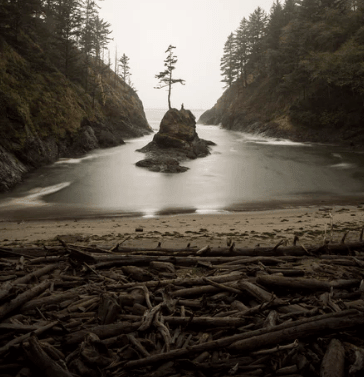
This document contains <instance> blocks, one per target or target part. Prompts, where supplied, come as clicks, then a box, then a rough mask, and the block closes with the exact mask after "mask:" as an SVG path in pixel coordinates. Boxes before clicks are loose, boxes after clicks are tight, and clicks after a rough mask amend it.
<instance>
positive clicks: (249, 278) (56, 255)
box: [0, 240, 364, 377]
mask: <svg viewBox="0 0 364 377" xmlns="http://www.w3.org/2000/svg"><path fill="white" fill-rule="evenodd" d="M363 249H364V243H363V242H362V241H361V240H360V241H359V242H358V243H355V244H353V243H351V244H345V243H341V244H325V245H324V246H320V247H309V248H307V247H303V246H297V245H294V246H283V245H281V244H278V245H277V246H276V247H274V248H255V249H238V248H236V247H235V245H234V244H233V245H231V246H230V247H228V248H226V249H223V248H218V249H211V248H210V247H205V248H203V249H200V250H197V249H195V248H193V247H187V248H186V249H182V250H170V249H168V250H165V249H163V248H162V247H161V246H160V245H158V247H157V248H156V249H154V250H150V249H149V250H143V249H131V248H126V247H121V246H120V245H117V246H115V247H113V248H111V249H109V248H106V247H98V248H88V247H85V246H76V245H71V244H65V243H64V242H62V245H61V246H59V247H53V248H49V249H45V248H43V249H42V248H21V249H20V248H18V249H5V248H0V266H1V271H0V281H1V286H0V300H1V301H0V305H1V306H0V375H1V376H19V377H20V376H22V377H26V376H42V375H45V376H51V377H58V376H85V377H86V376H87V377H93V376H140V375H141V376H144V375H145V374H148V375H149V376H206V377H207V376H327V377H333V376H363V375H364V337H363V335H364V315H363V314H364V313H363V312H364V301H363V297H362V295H363V294H364V287H363V284H362V279H363V276H364V268H363V267H364V256H362V254H361V251H362V250H363Z"/></svg>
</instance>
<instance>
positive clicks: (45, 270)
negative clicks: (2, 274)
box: [0, 264, 59, 300]
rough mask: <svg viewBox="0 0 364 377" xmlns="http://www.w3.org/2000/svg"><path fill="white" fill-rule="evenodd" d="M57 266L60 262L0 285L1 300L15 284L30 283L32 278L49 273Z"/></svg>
mask: <svg viewBox="0 0 364 377" xmlns="http://www.w3.org/2000/svg"><path fill="white" fill-rule="evenodd" d="M57 267H59V264H53V265H50V266H45V267H42V268H40V269H39V270H36V271H33V272H31V273H29V274H27V275H25V276H22V277H20V278H18V279H15V280H13V281H11V282H6V283H5V284H3V285H2V286H1V287H0V300H1V299H3V298H5V297H6V296H8V295H9V293H10V291H11V290H12V289H13V287H14V286H15V285H18V284H25V283H28V282H29V281H30V280H32V279H37V278H39V277H41V276H43V275H46V274H48V273H49V272H51V271H53V270H55V269H56V268H57Z"/></svg>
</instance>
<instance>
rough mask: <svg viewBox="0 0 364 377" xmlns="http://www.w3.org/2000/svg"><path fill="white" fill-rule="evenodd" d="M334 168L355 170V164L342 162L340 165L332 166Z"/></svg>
mask: <svg viewBox="0 0 364 377" xmlns="http://www.w3.org/2000/svg"><path fill="white" fill-rule="evenodd" d="M331 167H332V168H336V169H352V168H355V167H356V165H355V164H349V163H348V162H341V163H340V164H335V165H331Z"/></svg>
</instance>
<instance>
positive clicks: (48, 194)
mask: <svg viewBox="0 0 364 377" xmlns="http://www.w3.org/2000/svg"><path fill="white" fill-rule="evenodd" d="M164 113H165V110H163V109H162V110H161V109H151V110H146V114H147V118H148V121H149V124H150V125H151V127H152V128H153V129H154V130H155V131H157V130H158V127H159V123H160V120H161V118H162V117H163V115H164ZM193 113H194V114H195V116H196V118H197V119H198V117H199V116H200V115H201V114H202V110H193ZM197 132H198V134H199V136H200V137H201V138H204V139H207V140H212V141H214V142H215V143H216V144H217V145H216V146H214V147H212V148H211V155H209V156H207V157H205V158H200V159H196V160H188V161H186V162H185V163H183V165H184V166H187V167H188V168H189V170H188V171H187V172H185V173H181V174H166V173H155V172H149V171H148V170H146V169H143V168H138V167H136V166H135V163H136V162H137V161H139V160H141V159H142V158H144V154H142V153H140V152H136V150H137V149H139V148H141V147H143V146H144V145H146V144H147V143H148V142H149V141H151V140H152V138H153V135H152V134H151V135H147V136H144V137H141V138H135V139H130V140H127V141H126V144H125V145H121V146H118V147H115V148H110V149H103V150H95V151H93V152H91V153H88V154H87V155H85V156H83V157H82V158H71V159H61V160H59V161H57V162H56V163H54V164H52V165H50V166H47V167H44V168H41V169H38V170H37V171H35V172H33V173H31V174H29V175H28V176H27V177H26V179H25V180H24V182H23V183H22V184H20V185H18V186H17V187H16V188H15V189H14V190H13V191H12V192H10V193H6V194H2V195H0V220H5V219H13V220H15V219H17V220H18V219H40V218H42V219H47V218H77V217H87V216H103V215H105V216H110V215H111V216H112V215H124V216H128V215H133V216H158V215H161V214H174V213H182V212H189V213H218V212H227V211H237V210H254V209H262V208H269V207H272V206H287V205H299V204H302V203H313V202H315V203H324V204H325V205H327V204H330V203H338V202H340V201H341V202H342V201H352V202H353V201H358V202H360V201H361V200H362V199H363V197H364V154H363V153H361V152H360V151H355V150H350V149H345V148H342V147H335V146H330V145H320V144H312V143H294V142H292V141H289V140H282V139H275V138H267V137H264V136H261V135H259V136H257V135H249V134H244V133H241V132H233V131H227V130H224V129H222V128H220V127H219V126H212V125H207V126H203V125H197Z"/></svg>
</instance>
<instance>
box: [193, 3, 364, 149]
mask: <svg viewBox="0 0 364 377" xmlns="http://www.w3.org/2000/svg"><path fill="white" fill-rule="evenodd" d="M363 16H364V3H363V2H362V1H360V2H356V3H355V4H354V3H352V2H347V1H340V0H335V1H321V0H301V1H295V0H285V1H284V2H278V1H277V2H274V4H273V5H272V8H271V11H270V14H269V15H268V14H266V13H265V12H264V11H263V10H262V9H261V8H259V7H258V8H257V9H256V10H255V11H254V12H253V13H252V14H251V15H250V16H249V18H243V19H242V21H241V23H240V25H239V27H238V29H237V30H236V31H235V32H233V33H231V35H230V36H229V37H228V40H227V41H226V44H225V47H224V51H223V56H222V59H221V70H222V77H223V79H222V81H223V82H225V83H226V86H227V87H228V89H227V90H226V91H225V93H224V94H223V96H222V97H221V98H220V99H219V100H218V101H217V103H216V105H215V106H214V107H213V108H212V109H211V110H209V111H208V112H206V113H205V114H203V115H202V117H201V119H200V122H203V123H213V124H217V123H221V124H222V126H223V127H225V128H228V129H235V130H242V131H246V132H264V133H265V134H267V135H272V136H282V137H289V138H291V139H294V140H308V141H320V142H340V143H342V142H344V143H348V144H353V143H354V144H356V143H358V144H364V129H363V127H362V125H363V122H364V108H363V103H364V73H363V72H364V71H363V59H364V23H363V20H364V17H363Z"/></svg>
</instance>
